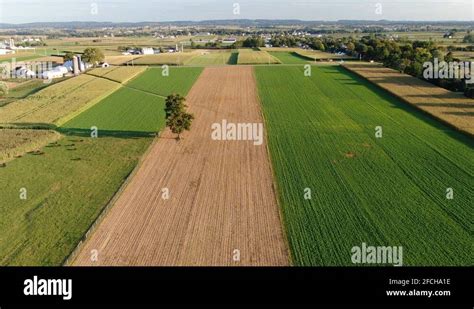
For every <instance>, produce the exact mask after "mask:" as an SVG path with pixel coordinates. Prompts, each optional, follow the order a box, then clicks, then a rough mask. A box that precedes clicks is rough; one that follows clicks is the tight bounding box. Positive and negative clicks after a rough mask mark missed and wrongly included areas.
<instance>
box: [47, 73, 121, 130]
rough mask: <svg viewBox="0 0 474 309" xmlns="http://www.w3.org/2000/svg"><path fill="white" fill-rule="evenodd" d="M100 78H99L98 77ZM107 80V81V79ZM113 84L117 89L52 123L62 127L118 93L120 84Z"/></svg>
mask: <svg viewBox="0 0 474 309" xmlns="http://www.w3.org/2000/svg"><path fill="white" fill-rule="evenodd" d="M89 76H92V75H89ZM98 78H100V77H98ZM107 80H108V79H107ZM115 83H117V87H116V88H114V89H112V90H111V91H108V92H106V93H104V94H103V95H101V96H99V97H97V98H95V99H94V100H92V101H89V102H88V103H87V104H86V105H84V106H83V107H81V108H80V109H78V110H76V111H74V112H73V113H71V114H69V115H67V116H64V117H62V118H59V119H57V120H56V121H54V122H53V123H54V124H55V125H56V126H57V127H61V126H62V125H64V124H66V123H67V122H68V121H70V120H72V119H73V118H75V117H77V116H79V115H80V114H82V113H83V112H85V111H87V110H88V109H90V108H91V107H93V106H95V105H97V104H99V103H100V102H101V101H102V100H104V99H105V98H107V97H109V96H111V95H112V94H114V93H115V92H116V91H118V90H119V89H120V88H122V84H120V83H118V82H116V81H115Z"/></svg>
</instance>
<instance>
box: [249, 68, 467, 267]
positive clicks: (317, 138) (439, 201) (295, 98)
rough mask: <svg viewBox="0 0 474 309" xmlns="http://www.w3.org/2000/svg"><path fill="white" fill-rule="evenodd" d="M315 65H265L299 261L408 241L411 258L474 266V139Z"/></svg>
mask: <svg viewBox="0 0 474 309" xmlns="http://www.w3.org/2000/svg"><path fill="white" fill-rule="evenodd" d="M312 73H313V74H312V77H305V76H304V74H303V68H300V67H257V68H256V76H257V81H258V87H259V91H260V98H261V101H262V105H263V110H264V115H265V118H266V122H267V124H266V126H267V130H268V132H267V133H268V136H269V147H270V152H271V157H272V161H273V166H274V170H275V174H276V183H277V186H278V192H279V199H280V204H281V206H282V211H283V216H284V223H285V225H286V230H287V233H288V238H289V242H290V248H291V251H292V255H293V258H294V262H295V264H296V265H353V264H352V263H351V248H353V247H354V246H361V244H362V243H363V242H364V243H367V244H368V245H372V246H403V256H404V260H403V263H404V265H421V266H425V265H466V266H467V265H472V243H473V235H472V230H473V226H474V225H473V216H472V214H473V211H474V190H473V186H472V179H473V174H474V157H473V156H472V150H473V147H474V143H473V141H472V139H470V138H469V137H466V136H464V135H462V134H460V133H457V132H455V131H453V130H451V129H449V128H448V127H446V126H444V125H441V124H440V123H438V122H436V121H435V120H432V119H430V118H428V117H427V116H425V115H424V114H422V113H420V112H418V111H416V110H415V109H414V108H412V107H410V106H408V105H405V104H403V103H401V102H399V101H398V100H397V99H395V98H394V97H392V96H390V95H389V94H387V93H385V92H383V91H382V90H379V89H378V88H376V87H375V86H372V85H371V84H369V83H368V82H366V81H365V80H362V79H360V78H358V77H356V76H354V75H352V74H350V73H348V72H346V71H344V69H343V68H340V67H335V66H333V67H330V66H328V67H313V72H312ZM377 126H381V127H382V128H383V137H382V138H380V139H377V138H376V137H375V128H376V127H377ZM306 188H310V189H311V190H312V196H311V199H310V200H306V199H305V198H304V194H305V189H306ZM447 188H453V189H454V199H453V200H448V199H447V198H446V192H447V191H446V190H447Z"/></svg>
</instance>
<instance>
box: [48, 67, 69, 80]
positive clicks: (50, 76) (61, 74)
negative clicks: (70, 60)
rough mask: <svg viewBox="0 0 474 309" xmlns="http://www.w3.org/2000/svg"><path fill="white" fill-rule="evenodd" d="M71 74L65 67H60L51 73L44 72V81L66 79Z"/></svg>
mask: <svg viewBox="0 0 474 309" xmlns="http://www.w3.org/2000/svg"><path fill="white" fill-rule="evenodd" d="M68 72H69V70H68V68H66V67H65V66H58V67H55V68H54V69H52V70H50V71H45V72H43V75H42V77H43V79H54V78H61V77H64V75H66V74H67V73H68Z"/></svg>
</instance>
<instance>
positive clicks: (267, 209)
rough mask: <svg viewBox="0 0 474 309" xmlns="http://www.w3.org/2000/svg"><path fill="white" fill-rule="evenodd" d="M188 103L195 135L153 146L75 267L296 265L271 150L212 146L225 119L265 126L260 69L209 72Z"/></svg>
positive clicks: (167, 135) (166, 139)
mask: <svg viewBox="0 0 474 309" xmlns="http://www.w3.org/2000/svg"><path fill="white" fill-rule="evenodd" d="M187 104H188V105H189V110H190V111H191V112H192V113H194V115H195V117H196V120H195V121H194V123H193V128H192V130H191V131H190V132H187V133H185V134H184V139H183V140H181V141H180V142H177V141H176V140H175V139H173V136H172V135H171V134H170V133H169V132H165V133H164V134H163V135H162V137H161V138H160V139H159V140H158V141H157V142H156V143H155V144H154V146H152V149H151V151H150V153H149V154H148V155H147V157H146V158H145V160H144V162H143V163H142V165H141V166H140V168H139V169H138V171H137V173H136V175H135V176H134V177H133V179H132V180H131V182H130V183H129V185H128V186H127V187H126V188H125V190H124V192H123V193H122V194H121V196H120V197H119V198H118V200H117V202H116V203H115V205H114V206H113V207H112V208H111V210H110V211H109V213H108V214H107V215H106V217H105V218H104V220H103V221H102V222H101V224H99V225H98V227H97V228H96V229H95V231H94V232H93V233H92V235H91V236H90V238H89V240H88V241H87V242H86V243H85V245H84V246H83V247H82V248H81V250H80V252H79V253H78V255H77V258H76V260H75V262H74V263H73V264H74V265H112V266H117V265H119V266H121V265H145V266H149V265H157V266H160V265H163V266H170V265H171V266H180V265H186V266H192V265H199V266H242V265H244V266H249V265H265V266H266V265H268V266H271V265H276V266H279V265H288V264H289V253H288V249H287V244H286V240H285V237H284V235H283V231H282V228H281V226H282V224H281V221H280V215H279V210H278V206H277V202H276V197H275V192H274V190H273V180H272V172H271V167H270V162H269V158H268V154H267V148H266V141H265V143H264V145H262V146H254V144H253V142H251V141H213V140H212V139H211V125H212V124H213V123H221V122H222V120H223V119H226V120H227V121H229V122H235V123H237V122H244V123H248V122H252V123H255V122H258V123H262V122H263V119H262V116H261V113H260V106H259V102H258V98H257V89H256V85H255V78H254V75H253V69H252V68H251V67H222V68H207V69H206V70H205V71H204V72H203V73H202V75H201V77H200V78H199V80H198V81H197V83H196V84H195V85H194V87H193V89H192V90H191V92H190V93H189V95H188V101H187ZM163 188H169V190H170V199H169V200H163V199H162V189H163ZM236 249H237V250H239V251H240V261H234V257H237V256H234V254H235V253H237V252H236V251H234V250H236ZM93 250H98V261H97V262H92V261H91V251H93Z"/></svg>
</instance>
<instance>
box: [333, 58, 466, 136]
mask: <svg viewBox="0 0 474 309" xmlns="http://www.w3.org/2000/svg"><path fill="white" fill-rule="evenodd" d="M341 67H342V68H344V69H345V70H347V71H348V72H349V73H352V74H354V75H356V76H358V77H360V78H362V79H364V80H366V81H367V82H369V83H370V84H371V85H374V86H376V87H377V88H378V89H380V90H382V91H384V92H385V93H387V94H389V95H391V96H393V97H394V98H396V99H397V100H399V101H401V102H403V103H404V104H407V105H409V106H412V107H414V108H415V109H416V110H418V111H420V112H422V113H423V114H425V115H427V116H429V117H430V118H432V119H434V120H436V121H438V122H440V123H442V124H443V125H445V126H448V127H449V128H451V129H454V130H455V131H457V132H459V133H462V134H465V135H467V136H469V137H474V134H473V133H471V132H469V131H467V130H465V129H463V128H461V127H458V126H456V125H454V124H452V123H450V122H448V121H446V120H444V119H442V118H440V117H438V116H436V115H434V114H433V113H430V112H429V111H427V110H424V109H422V108H420V107H419V106H417V105H416V104H413V103H411V102H409V101H408V100H406V99H405V98H403V97H402V96H400V95H398V94H396V93H395V92H392V91H390V90H389V89H387V88H385V87H382V86H381V85H379V84H377V83H375V82H373V81H371V80H370V79H368V78H366V77H365V76H363V75H362V74H360V73H358V72H356V71H353V70H351V69H350V68H348V67H347V66H345V65H341ZM414 78H415V77H414Z"/></svg>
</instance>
